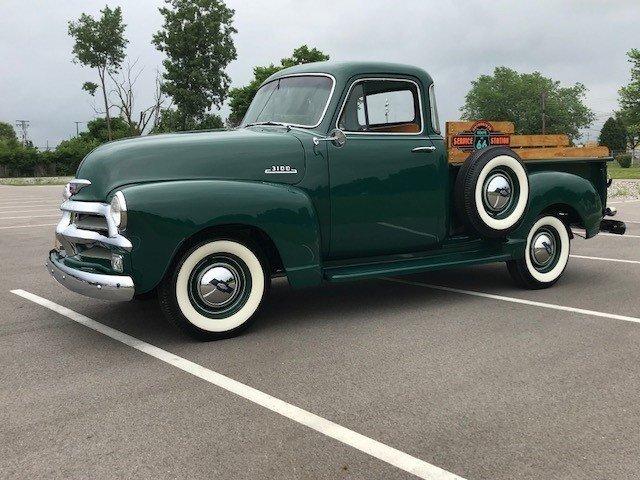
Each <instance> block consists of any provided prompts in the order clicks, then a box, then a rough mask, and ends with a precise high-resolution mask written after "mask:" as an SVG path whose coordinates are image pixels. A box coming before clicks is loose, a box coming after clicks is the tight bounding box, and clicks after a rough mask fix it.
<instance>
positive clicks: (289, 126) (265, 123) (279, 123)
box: [244, 121, 291, 130]
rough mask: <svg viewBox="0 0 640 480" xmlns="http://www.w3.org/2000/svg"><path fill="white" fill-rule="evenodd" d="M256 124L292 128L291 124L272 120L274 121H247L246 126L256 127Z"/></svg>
mask: <svg viewBox="0 0 640 480" xmlns="http://www.w3.org/2000/svg"><path fill="white" fill-rule="evenodd" d="M256 125H275V126H279V127H287V130H291V125H289V124H288V123H282V122H272V121H268V122H253V123H247V124H246V125H245V126H244V128H247V127H254V126H256Z"/></svg>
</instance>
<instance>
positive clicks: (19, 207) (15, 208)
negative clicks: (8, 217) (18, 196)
mask: <svg viewBox="0 0 640 480" xmlns="http://www.w3.org/2000/svg"><path fill="white" fill-rule="evenodd" d="M43 207H49V208H52V209H56V210H59V209H60V205H58V204H55V203H39V204H37V205H14V206H13V207H0V211H2V212H5V211H6V212H22V211H23V210H25V209H31V208H35V209H41V208H43ZM29 211H31V210H29Z"/></svg>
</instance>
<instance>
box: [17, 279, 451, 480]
mask: <svg viewBox="0 0 640 480" xmlns="http://www.w3.org/2000/svg"><path fill="white" fill-rule="evenodd" d="M11 293H14V294H16V295H18V296H20V297H22V298H25V299H27V300H30V301H32V302H34V303H37V304H38V305H41V306H43V307H46V308H48V309H49V310H52V311H54V312H56V313H59V314H60V315H63V316H65V317H67V318H69V319H71V320H73V321H75V322H78V323H79V324H81V325H84V326H85V327H88V328H90V329H92V330H95V331H96V332H99V333H102V334H103V335H106V336H107V337H110V338H112V339H114V340H117V341H118V342H121V343H124V344H125V345H128V346H130V347H131V348H134V349H136V350H138V351H140V352H142V353H146V354H147V355H150V356H152V357H154V358H157V359H158V360H161V361H163V362H165V363H168V364H169V365H172V366H174V367H176V368H179V369H180V370H182V371H184V372H187V373H190V374H191V375H194V376H196V377H198V378H201V379H202V380H204V381H206V382H209V383H211V384H213V385H216V386H218V387H220V388H223V389H225V390H227V391H229V392H231V393H235V394H236V395H238V396H240V397H242V398H245V399H247V400H249V401H250V402H253V403H255V404H257V405H260V406H261V407H264V408H266V409H268V410H271V411H272V412H275V413H279V414H280V415H282V416H284V417H287V418H289V419H290V420H293V421H294V422H297V423H300V424H301V425H305V426H307V427H309V428H311V429H313V430H315V431H317V432H319V433H322V434H323V435H326V436H328V437H331V438H333V439H335V440H338V441H339V442H342V443H344V444H346V445H349V446H351V447H353V448H355V449H357V450H360V451H361V452H364V453H366V454H368V455H371V456H372V457H375V458H377V459H379V460H382V461H383V462H386V463H389V464H391V465H393V466H395V467H398V468H399V469H401V470H404V471H405V472H408V473H411V474H413V475H415V476H417V477H419V478H425V479H430V480H464V479H463V478H462V477H459V476H457V475H455V474H453V473H451V472H448V471H446V470H443V469H441V468H439V467H436V466H435V465H431V464H430V463H427V462H425V461H423V460H420V459H418V458H415V457H412V456H411V455H409V454H407V453H404V452H402V451H400V450H397V449H395V448H393V447H390V446H388V445H385V444H384V443H380V442H378V441H376V440H374V439H372V438H369V437H365V436H364V435H361V434H359V433H357V432H354V431H353V430H350V429H348V428H346V427H343V426H341V425H338V424H337V423H333V422H332V421H330V420H327V419H325V418H323V417H319V416H318V415H315V414H313V413H311V412H308V411H306V410H303V409H302V408H299V407H296V406H295V405H292V404H290V403H287V402H285V401H283V400H280V399H279V398H276V397H272V396H271V395H269V394H267V393H264V392H262V391H260V390H256V389H255V388H252V387H250V386H248V385H245V384H243V383H240V382H238V381H236V380H233V379H232V378H229V377H227V376H225V375H222V374H220V373H218V372H215V371H213V370H210V369H208V368H205V367H203V366H202V365H198V364H197V363H194V362H192V361H190V360H187V359H186V358H182V357H179V356H177V355H174V354H173V353H171V352H168V351H166V350H163V349H161V348H158V347H156V346H154V345H151V344H150V343H147V342H144V341H142V340H139V339H137V338H135V337H132V336H130V335H127V334H126V333H123V332H121V331H119V330H116V329H114V328H111V327H108V326H106V325H103V324H102V323H99V322H96V321H95V320H92V319H91V318H89V317H85V316H84V315H82V314H80V313H77V312H74V311H73V310H70V309H68V308H66V307H63V306H62V305H58V304H56V303H53V302H52V301H50V300H47V299H46V298H42V297H39V296H38V295H34V294H33V293H30V292H26V291H24V290H11Z"/></svg>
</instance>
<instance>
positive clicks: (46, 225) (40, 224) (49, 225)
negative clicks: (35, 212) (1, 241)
mask: <svg viewBox="0 0 640 480" xmlns="http://www.w3.org/2000/svg"><path fill="white" fill-rule="evenodd" d="M56 225H57V223H39V224H37V225H11V226H9V227H0V230H8V229H10V228H30V227H54V226H56Z"/></svg>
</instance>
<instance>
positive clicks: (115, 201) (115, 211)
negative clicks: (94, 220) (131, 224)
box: [109, 192, 127, 230]
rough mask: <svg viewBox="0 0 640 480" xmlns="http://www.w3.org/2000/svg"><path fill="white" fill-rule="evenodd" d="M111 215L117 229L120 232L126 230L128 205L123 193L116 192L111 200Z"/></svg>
mask: <svg viewBox="0 0 640 480" xmlns="http://www.w3.org/2000/svg"><path fill="white" fill-rule="evenodd" d="M109 215H110V216H111V219H112V220H113V223H115V225H116V227H118V229H120V230H124V229H125V228H126V226H127V203H126V202H125V200H124V195H123V194H122V192H116V194H115V195H114V196H113V198H112V199H111V206H110V208H109Z"/></svg>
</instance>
